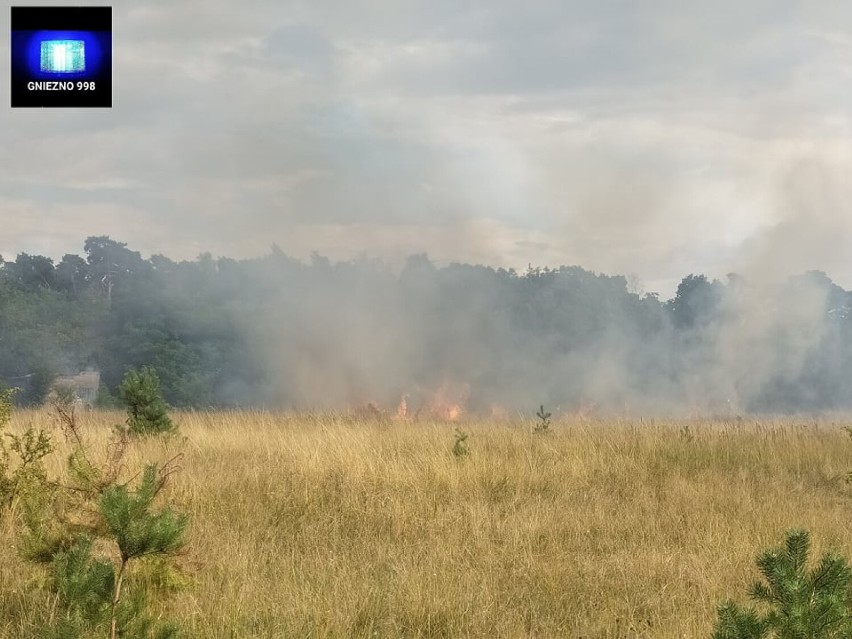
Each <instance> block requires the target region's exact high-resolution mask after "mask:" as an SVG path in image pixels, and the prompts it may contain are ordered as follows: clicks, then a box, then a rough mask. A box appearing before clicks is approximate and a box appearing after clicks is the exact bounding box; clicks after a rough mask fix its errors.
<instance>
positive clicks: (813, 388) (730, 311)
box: [232, 253, 852, 417]
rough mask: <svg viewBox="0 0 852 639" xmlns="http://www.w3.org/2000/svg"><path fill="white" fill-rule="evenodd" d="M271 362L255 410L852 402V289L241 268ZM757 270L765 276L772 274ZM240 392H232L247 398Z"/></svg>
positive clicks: (375, 266)
mask: <svg viewBox="0 0 852 639" xmlns="http://www.w3.org/2000/svg"><path fill="white" fill-rule="evenodd" d="M242 264H243V265H244V266H245V267H246V268H248V270H247V271H246V272H245V274H244V277H247V278H249V277H250V279H247V281H250V282H251V283H250V284H249V285H248V286H247V287H246V288H245V289H244V290H243V291H242V292H241V293H240V295H241V296H242V297H243V300H244V303H241V306H240V307H241V309H243V311H244V312H243V313H242V314H241V317H242V326H243V329H244V330H245V332H246V334H248V335H250V340H249V341H250V343H251V344H252V346H253V352H254V353H255V355H256V357H257V358H258V359H259V361H260V362H261V363H262V365H261V367H262V370H263V373H262V376H261V377H262V379H263V383H262V389H261V390H260V392H259V393H257V394H255V395H254V397H253V398H251V399H249V400H248V401H249V402H261V403H264V404H268V405H275V406H286V407H290V408H295V409H316V408H320V409H341V408H353V407H358V406H368V405H370V406H372V407H374V409H378V410H379V411H385V412H386V413H388V414H391V413H394V412H396V411H398V407H399V406H400V405H401V403H403V402H404V403H405V405H406V407H407V410H406V412H407V415H408V416H411V415H414V414H433V415H443V416H445V417H458V416H460V415H461V414H463V413H464V412H475V413H480V414H489V413H495V412H499V413H503V414H505V413H513V412H516V411H529V410H530V408H531V407H534V406H538V405H539V404H541V403H545V404H546V405H548V406H551V407H559V410H562V411H589V410H593V411H597V412H602V413H613V412H615V413H627V414H708V413H724V414H733V413H742V412H754V411H758V412H779V411H780V412H789V411H820V410H833V409H841V408H849V407H852V389H850V388H849V385H848V384H846V383H845V382H844V381H843V380H844V379H848V378H849V376H850V374H852V342H851V341H850V339H851V338H852V319H851V318H852V314H850V308H852V296H850V294H849V293H848V292H846V291H844V290H843V289H842V288H840V287H839V286H837V285H835V284H833V283H832V282H831V280H830V279H829V278H828V277H827V276H826V275H824V274H822V273H820V272H815V271H812V272H808V273H805V274H803V275H799V276H795V277H784V278H782V277H780V276H773V277H769V276H766V277H755V278H753V279H752V278H750V277H749V276H736V275H733V274H732V275H731V276H729V277H728V278H727V281H725V282H720V281H711V280H708V279H707V278H705V277H703V276H689V277H687V278H684V280H683V281H682V282H681V285H680V286H679V288H678V291H677V293H676V295H675V296H674V297H673V298H672V299H671V300H669V301H668V302H662V301H660V300H658V299H657V297H656V296H654V295H644V296H643V295H640V294H638V293H636V292H633V288H634V287H632V286H628V280H627V278H625V277H622V276H606V275H599V274H595V273H592V272H590V271H586V270H584V269H582V268H579V267H561V268H558V269H530V270H529V272H527V273H523V274H517V273H515V272H513V271H506V270H503V269H493V268H490V267H484V266H471V265H461V264H451V265H448V266H443V267H439V266H436V265H435V264H433V263H432V262H431V261H430V260H429V259H428V257H426V256H425V255H420V256H414V257H411V258H409V259H408V260H407V262H406V263H405V265H404V266H403V267H402V268H401V269H393V268H392V267H391V266H389V265H387V264H385V263H383V262H380V261H377V260H368V259H366V258H362V259H359V260H353V261H349V262H338V263H331V262H330V261H329V260H327V259H325V258H321V257H319V256H315V257H314V259H313V261H312V263H311V264H310V265H306V264H301V263H299V262H296V261H294V260H290V259H288V258H285V257H284V256H283V255H282V254H280V253H273V255H271V256H269V257H268V258H265V259H263V260H257V261H253V262H246V263H242ZM755 272H756V273H759V274H763V275H766V272H765V271H761V270H759V269H758V270H756V271H755ZM232 388H233V387H232Z"/></svg>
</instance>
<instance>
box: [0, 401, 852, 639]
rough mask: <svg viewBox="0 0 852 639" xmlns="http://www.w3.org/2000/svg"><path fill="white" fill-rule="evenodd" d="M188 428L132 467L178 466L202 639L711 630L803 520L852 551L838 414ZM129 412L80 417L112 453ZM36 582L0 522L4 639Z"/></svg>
mask: <svg viewBox="0 0 852 639" xmlns="http://www.w3.org/2000/svg"><path fill="white" fill-rule="evenodd" d="M174 417H175V421H176V422H177V423H178V424H179V426H180V429H181V435H182V437H183V438H184V439H183V441H175V442H172V443H171V444H169V445H168V446H165V445H163V444H162V443H161V442H159V441H157V440H151V441H145V442H141V443H138V444H134V445H133V447H132V450H131V451H130V454H129V457H128V467H129V468H132V467H134V465H136V467H138V466H141V464H142V462H143V461H146V460H163V459H166V458H168V457H171V456H172V455H173V454H174V453H175V452H178V451H182V452H183V454H184V457H183V461H182V467H183V469H182V471H181V472H180V473H179V474H178V475H176V476H175V477H174V480H173V483H172V484H171V487H170V488H169V490H168V492H167V497H168V499H169V500H171V501H172V502H173V503H175V504H176V505H177V506H178V507H179V508H181V509H183V510H185V511H187V512H189V513H190V514H191V517H192V519H191V529H190V535H189V543H188V545H187V548H186V550H185V552H184V553H183V555H182V556H181V558H180V564H181V567H182V569H183V570H184V571H185V573H186V574H187V575H188V577H189V583H188V584H186V585H185V587H184V588H183V589H182V590H181V591H180V592H178V593H177V594H175V595H174V596H173V597H172V598H171V600H170V601H169V602H168V603H167V604H163V605H162V608H161V610H162V613H163V615H165V616H171V617H173V618H176V619H178V620H179V621H180V623H181V625H182V628H183V629H184V631H185V634H186V635H187V636H189V637H198V638H205V639H208V638H209V639H213V638H222V639H224V638H237V637H269V638H289V637H302V638H309V637H346V638H348V637H365V638H366V637H483V638H485V637H488V638H497V637H507V638H509V637H512V638H516V637H518V638H519V637H540V638H544V637H572V638H580V637H583V638H587V639H592V638H604V637H611V638H616V637H624V638H627V637H654V638H655V639H675V638H678V639H682V638H688V637H696V638H697V637H703V638H707V637H709V635H710V634H711V632H712V627H713V623H714V620H715V607H716V604H717V603H719V602H720V601H721V600H723V599H725V598H726V597H734V598H735V599H737V600H739V601H743V602H744V601H745V600H746V597H745V591H746V587H747V586H748V584H750V583H751V582H752V581H754V580H755V579H756V578H757V571H756V568H755V565H754V558H755V556H756V554H757V553H758V552H759V551H760V550H762V549H764V548H766V547H768V546H776V545H780V544H781V543H783V539H784V532H785V530H787V529H788V528H791V527H804V528H807V529H808V530H809V531H810V532H811V533H812V536H813V540H814V553H815V554H818V553H822V552H823V551H824V550H826V549H828V548H833V549H836V550H838V551H840V552H841V553H843V554H844V555H846V556H847V557H852V532H850V522H852V488H850V487H848V486H847V484H846V482H845V476H846V473H847V471H849V470H852V441H850V439H849V437H848V436H847V434H846V433H845V432H844V431H843V430H842V426H843V423H842V422H841V421H835V422H830V421H824V422H819V423H816V422H814V421H812V420H810V421H807V420H802V421H796V420H775V421H773V420H762V421H748V420H746V421H736V422H724V421H689V422H677V421H669V422H666V421H653V420H637V421H612V422H605V421H594V420H574V421H571V420H558V421H556V422H555V423H554V424H553V426H552V429H553V432H552V433H551V434H547V435H534V434H533V433H532V432H531V431H532V423H531V422H530V423H521V422H515V423H508V422H507V423H496V422H465V421H462V422H461V423H459V424H445V423H381V422H372V421H368V420H360V421H359V420H355V419H347V418H344V417H335V416H294V415H283V414H270V413H264V412H214V413H176V414H175V415H174ZM122 418H123V415H122V414H121V413H109V412H94V413H88V414H84V416H83V418H82V420H83V425H84V426H85V427H86V429H87V432H89V433H90V434H91V435H92V438H93V440H95V441H96V442H97V443H98V445H99V446H101V447H103V444H104V442H105V441H106V433H107V431H108V426H109V425H110V424H112V423H116V422H119V421H121V420H122ZM28 423H34V424H36V425H44V426H45V427H48V425H49V424H50V417H49V415H48V413H47V412H46V411H44V412H27V411H20V412H18V413H17V414H16V415H15V417H14V420H13V423H12V425H11V427H12V428H21V427H23V426H25V425H26V424H28ZM456 426H460V427H461V428H463V429H464V430H466V431H467V432H469V433H470V438H469V440H468V441H469V444H470V454H469V455H468V456H466V457H463V458H456V457H455V456H454V455H453V454H452V452H451V448H452V445H453V441H454V437H453V433H454V429H455V428H456ZM56 437H57V438H59V437H60V435H59V433H58V432H57V433H56ZM52 459H53V460H54V462H52V463H53V464H54V465H53V466H52V470H53V472H59V471H61V468H62V459H63V455H62V452H61V450H60V451H58V452H57V454H55V455H54V456H53V457H52ZM40 578H41V577H40V573H39V572H38V569H37V568H35V567H33V566H30V565H28V564H26V563H25V562H23V561H22V560H21V559H20V558H19V557H18V556H17V554H16V551H15V533H14V530H13V527H12V526H11V525H10V520H9V518H8V517H7V518H6V519H5V520H2V521H0V636H3V637H15V638H17V637H29V636H32V635H33V634H34V632H35V629H37V628H38V627H39V625H40V624H43V623H44V620H45V618H46V615H47V614H48V612H49V610H50V603H51V602H50V599H49V597H48V595H46V594H38V593H39V591H38V590H37V589H36V587H37V585H38V580H39V579H40Z"/></svg>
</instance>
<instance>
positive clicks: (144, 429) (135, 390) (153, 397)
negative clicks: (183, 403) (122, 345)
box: [118, 366, 176, 435]
mask: <svg viewBox="0 0 852 639" xmlns="http://www.w3.org/2000/svg"><path fill="white" fill-rule="evenodd" d="M118 394H119V397H120V398H121V401H122V402H124V404H125V406H127V427H128V429H129V431H130V434H131V435H157V434H161V433H165V434H168V433H173V432H175V430H176V427H175V424H174V422H172V420H171V418H170V417H169V414H168V410H167V407H166V402H165V401H164V400H163V396H162V394H161V393H160V378H159V377H157V372H156V371H155V370H154V369H153V368H150V367H148V366H144V367H143V368H142V370H141V371H129V372H128V373H127V374H126V375H125V376H124V379H123V380H122V382H121V386H120V387H119V390H118Z"/></svg>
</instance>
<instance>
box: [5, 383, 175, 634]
mask: <svg viewBox="0 0 852 639" xmlns="http://www.w3.org/2000/svg"><path fill="white" fill-rule="evenodd" d="M53 408H54V412H55V415H56V416H57V417H58V421H59V424H60V426H61V428H62V431H63V433H64V434H65V436H66V439H67V440H68V441H69V442H70V443H71V444H72V445H73V447H74V448H73V451H72V453H71V454H70V455H69V456H68V462H67V468H68V474H67V477H68V478H67V480H66V481H63V482H62V483H59V482H53V483H51V484H48V489H47V490H44V491H41V492H34V493H33V494H31V495H28V497H27V499H25V500H23V509H22V510H23V518H22V519H23V522H24V524H25V530H24V532H23V534H22V536H21V544H20V548H21V553H22V555H23V556H24V557H25V558H26V559H29V560H31V561H34V562H37V563H41V564H44V565H45V566H46V567H47V573H48V576H49V580H48V581H47V585H48V586H49V587H50V589H51V591H52V595H53V596H52V597H51V599H50V601H52V602H53V603H52V604H51V605H52V606H53V607H54V611H53V612H51V614H50V623H49V624H47V625H46V627H45V629H44V633H43V636H44V637H50V638H52V639H59V638H60V637H61V638H63V639H64V638H69V639H70V638H79V637H110V639H116V637H133V638H137V639H166V638H167V637H175V636H176V632H177V630H176V626H175V625H174V624H171V623H166V622H159V621H155V620H154V619H152V618H151V616H150V615H149V614H148V613H147V610H148V607H149V600H150V597H151V595H155V594H159V593H160V592H161V591H162V590H163V589H162V588H160V587H159V586H158V583H165V581H166V580H165V578H163V579H157V578H156V574H155V573H163V572H166V571H168V569H169V568H170V565H169V562H168V561H167V560H169V559H170V558H171V557H172V555H173V554H174V553H175V552H176V551H178V550H179V549H180V548H181V547H182V546H183V544H184V536H185V533H186V528H187V525H188V517H187V516H186V515H183V514H180V513H177V512H175V511H174V510H173V509H172V508H170V507H169V506H168V505H165V506H162V507H159V508H158V507H157V506H156V505H155V501H156V499H157V497H158V495H159V494H160V492H161V491H162V489H163V488H164V486H165V485H166V483H167V482H168V480H169V478H170V477H171V476H172V475H173V474H174V473H175V472H177V470H179V468H178V466H177V462H178V460H179V459H180V458H181V456H180V455H177V456H175V457H173V458H172V459H171V460H170V461H168V462H166V463H165V464H162V465H158V464H147V465H145V467H144V469H142V471H141V472H139V473H137V474H136V475H135V476H134V477H135V478H136V477H138V478H139V479H138V481H135V479H131V480H130V481H126V482H120V481H119V476H120V475H122V474H123V473H124V472H125V471H126V468H125V464H124V458H125V453H126V451H127V447H128V443H129V439H128V435H129V432H128V431H129V429H128V428H127V427H116V429H115V430H114V432H113V437H112V441H111V442H110V444H109V445H108V447H107V454H106V457H105V458H103V457H102V456H101V455H98V456H97V457H96V456H95V455H94V454H93V453H92V449H91V448H90V447H89V446H88V445H87V442H86V439H85V438H84V436H83V433H82V430H81V428H80V426H79V424H78V422H77V419H76V416H75V413H74V405H73V403H72V402H70V401H69V400H68V398H64V399H63V398H62V397H60V396H57V397H56V398H54V402H53ZM133 483H135V488H134V487H132V486H131V484H133ZM130 564H139V565H140V568H143V569H142V570H139V571H137V570H133V571H132V572H131V571H128V566H129V565H130ZM145 564H150V565H149V566H146V565H145Z"/></svg>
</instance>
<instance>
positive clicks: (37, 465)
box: [0, 389, 53, 515]
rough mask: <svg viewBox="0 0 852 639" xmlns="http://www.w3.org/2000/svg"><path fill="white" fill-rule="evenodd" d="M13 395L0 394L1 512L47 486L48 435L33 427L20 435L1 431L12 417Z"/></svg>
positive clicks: (49, 449) (11, 392) (8, 392)
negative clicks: (32, 492)
mask: <svg viewBox="0 0 852 639" xmlns="http://www.w3.org/2000/svg"><path fill="white" fill-rule="evenodd" d="M14 393H15V391H14V389H10V390H5V391H0V507H2V508H3V509H8V508H9V506H11V505H12V503H13V502H14V501H15V499H16V497H19V496H20V495H21V494H23V493H26V492H31V491H39V490H41V489H42V488H43V487H44V486H45V485H46V482H47V474H46V471H45V468H44V461H43V460H44V458H45V457H47V456H48V455H49V454H50V453H51V452H52V451H53V443H52V442H51V440H50V437H49V436H48V435H47V433H45V432H44V431H42V430H36V429H35V428H33V427H32V426H30V427H29V428H27V429H26V430H25V431H24V432H23V433H22V434H20V435H17V434H14V433H4V432H3V428H4V427H5V426H6V424H8V422H9V419H10V418H11V416H12V397H13V396H14ZM0 515H2V513H0Z"/></svg>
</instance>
